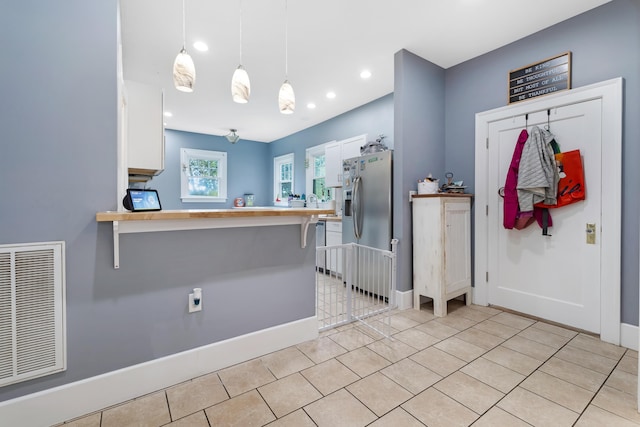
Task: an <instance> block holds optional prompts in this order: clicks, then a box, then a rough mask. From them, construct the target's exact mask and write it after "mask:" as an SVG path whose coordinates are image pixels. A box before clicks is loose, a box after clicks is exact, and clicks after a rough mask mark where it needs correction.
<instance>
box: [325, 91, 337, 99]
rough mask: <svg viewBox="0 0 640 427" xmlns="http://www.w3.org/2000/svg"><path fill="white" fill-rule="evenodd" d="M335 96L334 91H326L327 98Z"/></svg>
mask: <svg viewBox="0 0 640 427" xmlns="http://www.w3.org/2000/svg"><path fill="white" fill-rule="evenodd" d="M335 97H336V93H335V92H327V98H329V99H333V98H335Z"/></svg>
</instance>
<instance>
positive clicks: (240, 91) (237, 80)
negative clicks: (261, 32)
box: [231, 0, 251, 104]
mask: <svg viewBox="0 0 640 427" xmlns="http://www.w3.org/2000/svg"><path fill="white" fill-rule="evenodd" d="M249 95H251V82H250V81H249V74H248V73H247V70H245V69H244V67H243V66H242V0H240V65H238V68H236V71H234V72H233V77H232V78H231V97H232V98H233V100H234V101H235V102H237V103H238V104H246V103H247V102H249Z"/></svg>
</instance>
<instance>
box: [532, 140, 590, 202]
mask: <svg viewBox="0 0 640 427" xmlns="http://www.w3.org/2000/svg"><path fill="white" fill-rule="evenodd" d="M555 157H556V164H557V166H558V168H559V169H560V181H559V182H558V196H557V201H558V203H557V204H555V205H545V204H544V203H536V204H535V205H534V206H535V207H538V208H549V209H552V208H561V207H562V206H567V205H570V204H571V203H575V202H579V201H580V200H584V199H585V196H586V194H585V193H586V187H585V182H584V169H583V167H582V158H581V157H580V150H573V151H567V152H565V153H557V154H556V155H555Z"/></svg>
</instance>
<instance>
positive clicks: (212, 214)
mask: <svg viewBox="0 0 640 427" xmlns="http://www.w3.org/2000/svg"><path fill="white" fill-rule="evenodd" d="M333 213H334V210H333V209H307V208H299V209H298V208H284V207H283V208H278V207H273V208H272V207H244V208H236V209H183V210H165V211H152V212H116V211H106V212H98V213H97V214H96V221H98V222H108V221H153V220H180V219H207V218H257V217H273V216H318V215H330V214H333Z"/></svg>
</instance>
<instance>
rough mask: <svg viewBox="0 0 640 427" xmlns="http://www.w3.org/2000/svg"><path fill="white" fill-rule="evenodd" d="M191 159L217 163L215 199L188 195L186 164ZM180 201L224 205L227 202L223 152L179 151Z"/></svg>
mask: <svg viewBox="0 0 640 427" xmlns="http://www.w3.org/2000/svg"><path fill="white" fill-rule="evenodd" d="M193 158H196V159H205V160H217V161H218V196H217V197H212V196H194V195H191V194H189V179H188V178H189V176H188V175H187V169H188V167H187V164H188V161H189V159H193ZM180 200H181V201H182V202H183V203H225V202H226V201H227V153H226V152H225V151H213V150H198V149H194V148H181V149H180Z"/></svg>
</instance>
